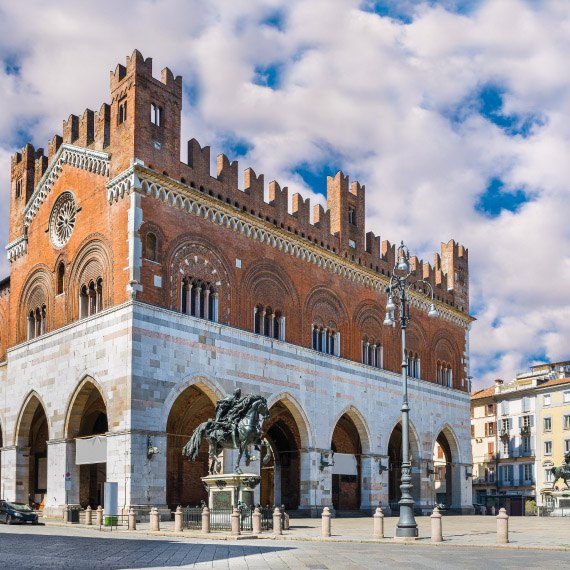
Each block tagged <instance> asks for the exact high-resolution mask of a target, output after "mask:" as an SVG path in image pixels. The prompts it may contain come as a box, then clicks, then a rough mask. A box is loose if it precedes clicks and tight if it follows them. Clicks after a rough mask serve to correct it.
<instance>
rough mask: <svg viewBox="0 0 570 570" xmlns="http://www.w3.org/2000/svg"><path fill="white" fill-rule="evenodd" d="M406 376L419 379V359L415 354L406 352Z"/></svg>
mask: <svg viewBox="0 0 570 570" xmlns="http://www.w3.org/2000/svg"><path fill="white" fill-rule="evenodd" d="M406 355H407V362H408V376H409V377H410V378H421V371H420V357H419V355H418V353H417V352H413V351H407V352H406Z"/></svg>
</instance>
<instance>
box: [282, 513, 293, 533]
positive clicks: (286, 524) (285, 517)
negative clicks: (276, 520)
mask: <svg viewBox="0 0 570 570" xmlns="http://www.w3.org/2000/svg"><path fill="white" fill-rule="evenodd" d="M290 523H291V521H290V520H289V515H288V514H287V513H283V530H289V525H290Z"/></svg>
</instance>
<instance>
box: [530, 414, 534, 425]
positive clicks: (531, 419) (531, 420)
mask: <svg viewBox="0 0 570 570" xmlns="http://www.w3.org/2000/svg"><path fill="white" fill-rule="evenodd" d="M530 427H534V416H530Z"/></svg>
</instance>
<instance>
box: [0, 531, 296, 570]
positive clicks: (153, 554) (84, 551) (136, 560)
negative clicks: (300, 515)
mask: <svg viewBox="0 0 570 570" xmlns="http://www.w3.org/2000/svg"><path fill="white" fill-rule="evenodd" d="M293 549H295V547H294V546H261V545H260V546H251V545H242V544H239V543H237V544H236V543H226V542H220V543H215V544H212V543H201V542H192V543H189V542H182V541H174V540H169V539H164V540H161V539H153V540H141V539H136V538H134V539H133V538H114V537H113V538H112V539H111V540H110V539H109V537H105V538H103V537H102V538H99V537H91V536H81V537H79V536H50V535H38V534H29V533H26V534H24V533H14V534H11V533H10V534H7V533H2V532H1V531H0V552H1V554H0V558H1V560H2V562H1V564H0V567H1V568H19V569H26V568H42V569H45V568H74V569H84V568H85V569H87V568H89V569H93V568H106V569H114V570H118V569H127V568H161V567H167V566H168V567H172V566H180V565H186V564H194V563H198V562H208V561H210V562H214V561H217V560H227V561H228V562H229V564H230V567H231V564H232V559H235V560H237V559H239V558H241V559H243V558H244V557H245V556H252V555H256V554H257V555H262V556H263V555H267V554H270V553H275V554H277V555H278V554H279V553H280V552H285V551H288V550H293Z"/></svg>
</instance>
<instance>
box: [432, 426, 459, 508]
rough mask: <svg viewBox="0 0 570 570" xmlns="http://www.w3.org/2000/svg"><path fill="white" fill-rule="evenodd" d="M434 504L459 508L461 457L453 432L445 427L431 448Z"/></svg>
mask: <svg viewBox="0 0 570 570" xmlns="http://www.w3.org/2000/svg"><path fill="white" fill-rule="evenodd" d="M433 471H434V494H435V497H434V502H435V503H439V504H441V503H443V504H445V505H446V506H447V508H451V509H460V508H461V504H462V503H461V456H460V453H459V446H458V445H457V439H456V437H455V434H454V433H453V430H452V429H451V428H450V427H449V426H448V425H445V426H444V427H443V428H442V429H441V430H440V431H439V433H438V435H437V437H436V440H435V443H434V448H433Z"/></svg>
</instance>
